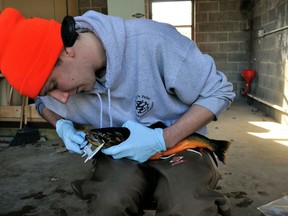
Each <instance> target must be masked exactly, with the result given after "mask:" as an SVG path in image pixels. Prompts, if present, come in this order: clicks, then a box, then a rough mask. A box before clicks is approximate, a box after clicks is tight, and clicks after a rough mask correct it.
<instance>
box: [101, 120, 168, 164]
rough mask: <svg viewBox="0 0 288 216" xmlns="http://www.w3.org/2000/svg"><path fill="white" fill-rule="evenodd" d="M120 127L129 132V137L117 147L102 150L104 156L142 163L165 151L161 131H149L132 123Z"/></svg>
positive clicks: (157, 129)
mask: <svg viewBox="0 0 288 216" xmlns="http://www.w3.org/2000/svg"><path fill="white" fill-rule="evenodd" d="M122 127H127V128H128V129H129V130H130V136H129V137H128V139H127V140H125V141H124V142H122V143H120V144H119V145H116V146H112V147H110V148H107V149H102V152H103V153H104V154H106V155H111V156H112V157H113V158H114V159H120V158H129V159H132V160H135V161H138V162H140V163H142V162H145V161H147V160H148V159H149V158H150V157H151V156H153V155H154V154H156V153H158V152H160V151H165V150H166V145H165V141H164V138H163V129H160V128H156V129H150V128H148V127H145V126H143V125H141V124H138V123H135V122H132V121H127V122H125V123H124V124H123V125H122Z"/></svg>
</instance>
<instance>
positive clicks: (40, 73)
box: [0, 8, 63, 98]
mask: <svg viewBox="0 0 288 216" xmlns="http://www.w3.org/2000/svg"><path fill="white" fill-rule="evenodd" d="M62 48H63V43H62V40H61V25H60V23H58V22H56V21H55V20H46V19H42V18H25V17H23V16H22V14H21V13H20V12H19V11H18V10H16V9H13V8H6V9H4V10H3V11H2V13H1V14H0V71H1V72H2V74H3V75H4V76H5V78H6V79H7V80H8V82H9V83H10V85H11V86H12V87H13V88H14V89H16V90H17V91H19V92H20V94H21V95H25V96H28V97H31V98H35V97H36V96H37V95H38V94H39V92H40V90H41V88H42V87H43V86H44V84H45V82H46V80H47V79H48V77H49V75H50V73H51V72H52V70H53V68H54V66H55V64H56V61H57V59H58V57H59V55H60V52H61V49H62Z"/></svg>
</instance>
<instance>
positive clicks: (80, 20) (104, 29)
mask: <svg viewBox="0 0 288 216" xmlns="http://www.w3.org/2000/svg"><path fill="white" fill-rule="evenodd" d="M75 21H76V29H88V30H89V31H92V32H93V33H94V34H95V35H96V36H97V37H98V38H99V39H100V41H101V42H102V43H103V46H104V48H105V51H106V57H107V65H106V75H105V76H106V82H105V88H107V89H111V90H113V89H115V88H116V87H117V86H118V85H119V83H120V82H122V81H121V78H122V77H123V76H121V73H122V61H123V56H124V48H125V21H124V20H123V19H122V18H120V17H114V16H107V15H104V14H101V13H98V12H95V11H88V12H86V13H85V14H83V15H82V16H76V17H75ZM111 74H113V75H111Z"/></svg>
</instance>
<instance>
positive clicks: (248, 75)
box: [241, 70, 256, 95]
mask: <svg viewBox="0 0 288 216" xmlns="http://www.w3.org/2000/svg"><path fill="white" fill-rule="evenodd" d="M255 75H256V71H255V70H242V77H243V78H244V80H245V91H242V92H241V93H242V95H247V94H248V92H249V85H250V82H251V81H252V79H253V77H254V76H255Z"/></svg>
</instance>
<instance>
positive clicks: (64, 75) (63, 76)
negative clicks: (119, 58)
mask: <svg viewBox="0 0 288 216" xmlns="http://www.w3.org/2000/svg"><path fill="white" fill-rule="evenodd" d="M98 48H99V47H98ZM95 50H98V51H97V52H94V53H93V54H92V53H90V52H81V50H80V51H79V52H77V54H75V49H74V48H66V49H65V50H63V51H62V53H61V54H60V57H59V60H58V62H57V63H56V66H55V68H54V69H53V71H52V73H51V75H50V76H49V78H48V80H47V81H46V83H45V85H44V87H43V88H42V90H41V91H40V94H39V95H40V96H44V95H50V96H51V97H53V98H54V99H56V100H58V101H60V102H61V103H67V101H68V99H69V97H70V96H72V95H75V94H76V93H80V92H85V91H90V90H91V89H92V88H93V87H94V85H95V83H96V74H95V72H97V71H99V70H100V71H101V69H103V67H105V61H106V58H105V57H106V56H105V52H104V50H103V49H102V48H101V47H100V49H96V48H95ZM104 58H105V60H104Z"/></svg>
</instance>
